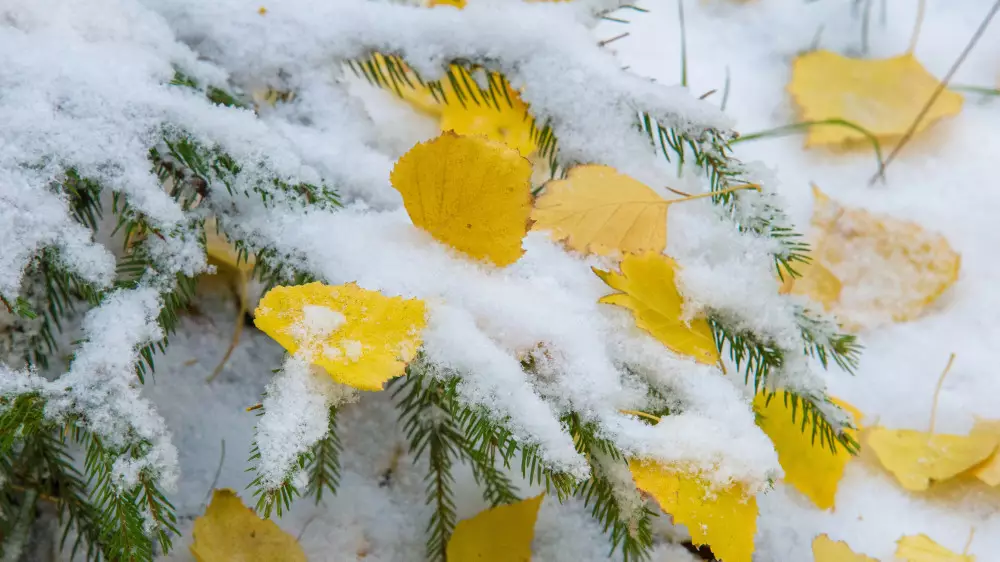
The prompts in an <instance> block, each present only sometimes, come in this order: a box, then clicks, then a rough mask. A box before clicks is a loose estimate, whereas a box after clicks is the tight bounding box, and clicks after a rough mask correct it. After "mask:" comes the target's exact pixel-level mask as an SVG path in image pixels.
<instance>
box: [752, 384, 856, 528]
mask: <svg viewBox="0 0 1000 562" xmlns="http://www.w3.org/2000/svg"><path fill="white" fill-rule="evenodd" d="M783 397H784V393H783V392H780V391H779V392H778V393H777V394H775V395H774V396H773V397H772V398H771V400H770V402H768V400H767V395H766V394H764V393H760V394H757V396H756V397H754V401H753V404H754V409H755V410H756V411H757V413H759V414H760V416H759V417H758V419H757V425H759V426H760V428H761V429H762V430H763V431H764V433H766V434H767V436H768V437H770V438H771V441H772V442H773V443H774V449H775V451H777V453H778V462H780V463H781V468H783V469H784V470H785V482H786V483H788V484H790V485H791V486H793V487H795V489H796V490H798V491H800V492H802V493H803V494H805V495H806V497H808V498H809V499H810V500H812V502H813V503H814V504H816V507H819V508H820V509H829V508H831V507H833V504H834V498H835V497H836V495H837V485H838V484H839V483H840V479H841V478H842V477H843V476H844V468H845V467H846V466H847V463H848V462H849V461H850V460H851V458H853V455H852V454H851V453H850V452H848V451H847V449H845V448H844V447H842V446H838V447H837V452H836V453H834V452H832V451H830V449H829V448H827V447H825V446H822V445H820V444H819V442H818V441H817V442H815V443H814V442H813V441H814V440H813V433H812V432H811V431H807V430H806V429H804V428H803V427H802V412H801V410H800V411H799V412H798V416H797V417H796V418H795V419H793V418H792V413H793V410H792V408H791V404H790V403H789V402H786V401H785V400H784V399H783ZM832 401H833V402H834V403H835V404H836V405H838V406H840V407H841V408H843V409H844V410H846V411H847V412H848V413H850V415H851V418H852V419H853V421H854V422H855V424H856V425H857V421H858V420H860V419H861V417H862V415H861V412H859V411H858V410H857V409H855V408H854V407H853V406H851V405H850V404H847V403H846V402H842V401H840V400H837V399H832ZM845 432H846V433H848V434H850V435H851V436H853V437H855V438H856V437H857V431H855V430H852V429H847V430H845Z"/></svg>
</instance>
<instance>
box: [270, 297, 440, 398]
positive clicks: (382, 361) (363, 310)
mask: <svg viewBox="0 0 1000 562" xmlns="http://www.w3.org/2000/svg"><path fill="white" fill-rule="evenodd" d="M426 317H427V311H426V307H425V305H424V302H423V301H421V300H418V299H404V298H402V297H387V296H385V295H383V294H381V293H379V292H377V291H368V290H365V289H362V288H361V287H359V286H358V285H356V284H354V283H347V284H344V285H336V286H330V285H324V284H322V283H309V284H307V285H298V286H295V287H281V286H279V287H275V288H273V289H271V290H270V291H268V292H267V294H265V295H264V297H263V298H261V300H260V303H259V305H258V306H257V310H256V311H254V324H256V325H257V327H258V328H259V329H260V330H261V331H263V332H264V333H266V334H267V335H269V336H271V337H272V338H274V340H275V341H277V342H278V343H279V344H281V346H282V347H284V348H285V349H287V350H288V352H289V353H292V354H295V353H305V354H307V356H308V359H309V360H310V361H312V362H313V363H315V364H317V365H319V366H320V367H323V368H324V369H326V371H327V372H328V373H330V376H331V377H333V379H334V380H336V381H337V382H340V383H343V384H347V385H350V386H353V387H355V388H358V389H361V390H372V391H374V390H382V385H383V384H384V383H385V382H386V381H387V380H389V379H391V378H394V377H398V376H399V375H402V374H403V370H404V369H405V368H406V364H407V363H408V362H409V361H410V360H411V359H413V357H414V355H415V354H416V352H417V348H418V347H420V344H421V343H422V340H421V336H420V333H421V331H422V330H423V329H424V327H425V326H426V324H427V318H426Z"/></svg>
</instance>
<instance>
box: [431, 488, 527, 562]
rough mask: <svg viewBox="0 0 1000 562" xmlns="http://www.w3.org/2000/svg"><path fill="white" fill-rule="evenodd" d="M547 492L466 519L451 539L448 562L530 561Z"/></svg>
mask: <svg viewBox="0 0 1000 562" xmlns="http://www.w3.org/2000/svg"><path fill="white" fill-rule="evenodd" d="M543 496H544V494H542V495H538V496H535V497H533V498H528V499H526V500H521V501H519V502H517V503H512V504H509V505H499V506H497V507H493V508H490V509H487V510H485V511H482V512H480V513H478V514H477V515H476V516H475V517H472V518H470V519H463V520H462V521H459V522H458V525H455V531H454V533H452V535H451V539H450V540H449V541H448V552H447V557H446V558H447V559H448V562H529V561H530V560H531V541H532V540H533V539H534V536H535V520H536V519H537V518H538V508H539V507H540V506H541V505H542V498H543Z"/></svg>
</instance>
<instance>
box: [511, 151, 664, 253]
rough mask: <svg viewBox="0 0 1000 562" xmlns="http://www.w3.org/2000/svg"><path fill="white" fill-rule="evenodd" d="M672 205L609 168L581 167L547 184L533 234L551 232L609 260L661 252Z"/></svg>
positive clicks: (534, 216) (576, 247)
mask: <svg viewBox="0 0 1000 562" xmlns="http://www.w3.org/2000/svg"><path fill="white" fill-rule="evenodd" d="M669 203H670V202H669V201H667V200H665V199H664V198H662V197H660V196H659V195H657V193H656V192H655V191H653V190H652V189H650V188H649V187H648V186H646V185H645V184H643V183H641V182H639V181H637V180H635V179H633V178H631V177H629V176H626V175H625V174H620V173H618V172H617V171H616V170H615V169H614V168H612V167H610V166H596V165H587V166H577V167H575V168H573V169H571V170H570V171H569V174H568V175H567V177H566V179H562V180H553V181H550V182H548V183H546V184H545V191H544V193H542V195H541V196H539V197H538V199H537V200H536V201H535V209H534V210H533V211H532V212H531V218H532V220H534V221H535V223H534V224H533V225H532V227H531V228H532V230H548V231H550V232H551V234H552V238H553V239H555V240H565V241H566V245H567V246H569V247H570V248H572V249H574V250H577V251H579V252H584V253H594V254H599V255H602V256H608V255H612V254H618V253H634V254H638V253H643V252H647V251H649V252H662V251H663V249H664V248H665V247H666V244H667V207H668V205H669Z"/></svg>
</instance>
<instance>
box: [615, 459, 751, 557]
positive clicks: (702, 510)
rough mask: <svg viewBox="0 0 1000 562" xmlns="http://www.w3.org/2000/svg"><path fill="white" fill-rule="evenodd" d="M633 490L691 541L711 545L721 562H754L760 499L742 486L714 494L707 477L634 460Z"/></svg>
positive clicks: (632, 469)
mask: <svg viewBox="0 0 1000 562" xmlns="http://www.w3.org/2000/svg"><path fill="white" fill-rule="evenodd" d="M628 464H629V470H630V471H631V472H632V478H633V479H634V480H635V485H636V486H637V487H638V488H639V489H640V490H642V491H644V492H647V493H648V494H650V495H652V496H653V498H654V499H656V503H658V504H659V505H660V507H661V508H662V509H663V511H664V512H666V513H669V514H670V515H671V516H672V517H673V519H674V522H675V523H679V524H682V525H684V526H685V527H687V529H688V532H690V533H691V542H693V543H694V544H696V545H708V546H709V547H711V548H712V553H713V554H715V556H716V558H718V559H719V560H721V561H722V562H750V559H751V556H752V554H753V550H754V543H753V538H754V534H755V533H756V531H757V499H756V498H755V497H754V496H752V495H749V494H747V493H746V489H745V488H744V486H743V485H742V484H738V483H737V484H733V485H731V486H730V487H728V488H726V489H724V490H713V489H712V487H711V485H710V484H709V482H707V481H706V480H705V479H704V478H702V477H700V476H698V475H696V474H690V473H687V472H685V471H683V470H681V469H680V468H678V467H672V466H668V465H663V464H661V463H657V462H654V461H650V460H635V459H633V460H630V461H629V463H628Z"/></svg>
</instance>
